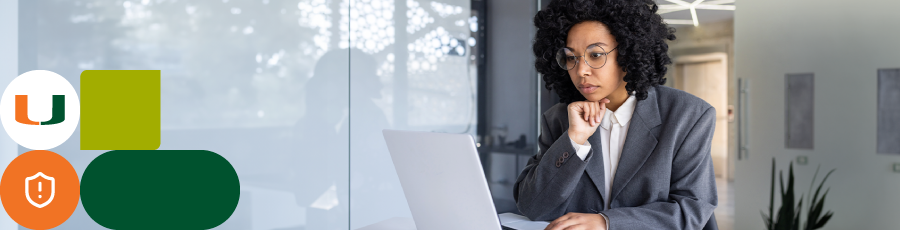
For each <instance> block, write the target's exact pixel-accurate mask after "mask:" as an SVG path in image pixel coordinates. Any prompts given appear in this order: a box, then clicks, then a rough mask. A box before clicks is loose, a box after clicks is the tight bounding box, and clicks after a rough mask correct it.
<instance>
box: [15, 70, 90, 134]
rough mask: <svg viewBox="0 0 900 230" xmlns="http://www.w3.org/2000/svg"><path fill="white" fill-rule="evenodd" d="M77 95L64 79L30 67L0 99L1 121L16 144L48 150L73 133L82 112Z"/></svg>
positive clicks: (52, 73)
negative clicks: (31, 69) (30, 69)
mask: <svg viewBox="0 0 900 230" xmlns="http://www.w3.org/2000/svg"><path fill="white" fill-rule="evenodd" d="M80 105H81V104H80V103H79V101H78V94H76V93H75V89H74V88H72V85H71V84H69V81H66V79H65V78H63V77H62V76H60V75H59V74H56V73H54V72H50V71H46V70H33V71H28V72H27V73H23V74H22V75H19V76H18V77H16V79H14V80H13V81H12V82H11V83H9V86H7V87H6V90H5V91H3V97H2V98H0V122H2V123H3V128H4V129H6V133H7V134H9V137H11V138H12V139H13V140H14V141H16V143H19V145H22V146H23V147H25V148H29V149H33V150H48V149H52V148H55V147H56V146H59V145H60V144H62V143H63V142H66V140H68V139H69V137H70V136H72V133H73V132H75V127H77V126H78V119H79V117H80V115H81V106H80Z"/></svg>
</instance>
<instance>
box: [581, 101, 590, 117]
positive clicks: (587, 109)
mask: <svg viewBox="0 0 900 230" xmlns="http://www.w3.org/2000/svg"><path fill="white" fill-rule="evenodd" d="M579 106H581V111H582V114H581V117H582V119H584V121H587V120H588V116H589V115H590V114H591V106H590V105H589V104H588V103H579Z"/></svg>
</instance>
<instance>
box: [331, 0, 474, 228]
mask: <svg viewBox="0 0 900 230" xmlns="http://www.w3.org/2000/svg"><path fill="white" fill-rule="evenodd" d="M349 5H350V10H349V16H347V18H348V19H347V20H348V21H349V22H350V24H349V26H348V27H347V28H349V30H348V31H344V30H343V28H344V27H343V25H342V27H341V29H342V31H341V33H342V34H344V33H347V34H348V37H349V44H348V46H347V47H349V48H353V49H354V50H358V51H359V52H360V53H363V54H356V53H353V52H351V57H350V59H351V60H350V66H351V72H350V95H351V96H350V107H351V109H350V120H351V122H350V123H351V124H352V125H351V126H350V140H351V141H350V201H351V202H350V211H351V213H352V214H351V220H350V228H351V229H356V228H360V227H364V226H367V225H370V224H373V223H377V222H379V221H383V220H386V219H390V218H393V217H410V216H411V214H410V211H409V208H408V205H407V203H406V198H405V197H404V194H403V189H402V187H401V186H400V181H399V179H398V178H397V174H396V172H395V171H394V165H393V163H392V161H391V157H390V154H389V153H388V151H387V146H386V145H385V143H384V138H383V137H382V135H381V130H382V129H407V130H425V131H440V132H454V133H469V134H472V135H474V134H475V125H476V123H475V122H476V121H475V118H476V114H475V112H476V111H475V108H476V107H475V106H476V105H475V99H476V95H475V92H476V90H475V89H476V88H475V87H476V75H477V69H476V68H477V65H476V62H475V58H474V57H475V56H474V52H471V50H472V49H473V48H474V46H475V43H476V42H477V41H475V38H474V36H473V35H472V33H473V32H474V31H473V29H472V28H475V29H474V30H477V19H475V18H473V17H472V16H471V10H470V9H471V7H470V2H469V1H459V0H456V1H417V0H350V4H349ZM395 9H405V10H404V11H405V13H399V12H394V10H395ZM343 17H344V16H342V18H343ZM472 23H474V24H476V26H474V27H472V26H471V24H472ZM395 27H399V28H396V29H395ZM398 30H399V31H398ZM398 62H405V63H398ZM395 67H400V68H402V69H399V68H395ZM422 154H423V155H427V154H428V153H422Z"/></svg>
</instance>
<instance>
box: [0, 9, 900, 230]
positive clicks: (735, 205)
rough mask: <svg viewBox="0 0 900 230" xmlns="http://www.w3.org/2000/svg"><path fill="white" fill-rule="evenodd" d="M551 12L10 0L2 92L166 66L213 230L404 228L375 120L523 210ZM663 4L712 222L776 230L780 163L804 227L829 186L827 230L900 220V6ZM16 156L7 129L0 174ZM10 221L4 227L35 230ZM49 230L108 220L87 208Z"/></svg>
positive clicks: (73, 148) (673, 81)
mask: <svg viewBox="0 0 900 230" xmlns="http://www.w3.org/2000/svg"><path fill="white" fill-rule="evenodd" d="M547 2H548V1H547V0H526V1H522V0H405V1H403V0H284V1H281V0H210V1H186V0H4V1H0V18H2V19H0V83H3V84H8V83H9V82H10V81H11V80H12V79H13V78H15V77H16V76H18V75H19V74H21V73H24V72H27V71H30V70H38V69H41V70H50V71H54V72H56V73H58V74H60V75H62V76H64V77H65V78H67V79H68V80H69V82H71V83H72V85H73V87H75V89H76V90H78V89H79V75H80V73H81V71H84V70H91V69H109V70H114V69H152V70H161V73H162V76H161V77H162V80H161V81H162V82H161V83H162V87H161V90H162V98H161V101H162V105H161V106H162V116H161V119H162V139H161V145H160V148H159V149H207V150H211V151H214V152H216V153H219V154H221V155H222V156H224V157H225V158H226V159H228V160H229V161H230V162H231V163H232V165H233V166H234V168H235V170H236V171H237V172H238V175H239V177H240V181H241V197H240V202H239V204H238V207H237V209H236V210H235V212H234V213H233V214H232V216H231V217H230V218H229V219H228V220H227V221H226V222H225V223H223V224H222V225H220V226H218V227H216V228H215V229H260V230H268V229H271V230H289V229H291V230H300V229H307V230H312V229H359V228H363V227H365V226H369V225H372V224H375V223H379V222H381V221H385V220H388V219H392V218H411V213H410V210H409V208H408V204H407V202H406V198H405V197H404V194H403V189H402V187H401V185H400V182H399V179H398V178H397V174H396V172H395V171H394V168H393V164H392V162H391V159H390V155H389V153H388V151H387V148H386V145H385V143H384V139H383V138H382V136H381V130H382V129H401V130H418V131H433V132H448V133H465V134H470V135H472V136H473V137H474V139H475V141H476V143H477V145H478V150H479V154H480V159H481V163H482V165H483V169H484V171H485V176H486V180H487V181H488V184H489V186H490V189H491V194H492V196H493V198H494V205H495V207H496V209H497V212H498V213H506V212H514V213H515V212H517V210H516V206H515V201H514V200H513V195H512V186H513V183H514V182H515V179H516V177H517V176H518V174H519V172H520V171H521V170H522V168H523V167H524V165H525V162H526V160H527V158H528V157H530V156H532V155H534V154H535V153H536V152H537V151H538V150H537V144H536V143H535V140H536V139H537V135H538V133H539V130H538V129H539V119H540V115H541V113H542V112H543V111H544V110H546V109H548V108H549V107H550V106H552V105H554V104H556V103H557V102H558V97H556V95H555V93H554V92H549V91H547V90H546V89H545V88H544V87H543V82H542V80H540V77H539V76H538V73H537V72H536V71H535V70H534V67H533V61H534V56H533V54H532V51H531V44H532V39H533V34H534V31H535V28H534V26H533V25H532V18H533V16H534V14H535V13H536V12H537V11H538V10H540V8H541V7H542V6H544V5H546V4H547ZM656 2H657V3H658V4H659V5H660V11H659V13H660V14H661V15H662V16H663V18H664V19H665V20H666V22H667V23H669V24H670V26H672V27H673V28H675V29H676V36H677V40H675V41H671V42H669V55H670V57H672V60H673V64H672V65H671V66H669V71H668V74H667V78H668V81H667V83H666V85H667V86H669V87H674V88H677V89H681V90H684V91H687V92H689V93H692V94H694V95H697V96H699V97H701V98H703V99H704V100H706V101H707V102H708V103H710V104H711V105H713V106H714V107H715V108H716V111H717V116H716V117H717V120H716V124H717V125H716V131H715V136H714V138H713V144H712V150H711V155H712V159H713V163H714V168H715V174H716V179H717V189H718V192H719V206H718V207H717V209H716V212H715V215H716V218H717V221H718V224H719V229H726V230H727V229H765V228H766V227H767V225H766V222H765V221H764V216H765V215H767V214H769V213H770V202H772V203H773V204H774V205H775V211H777V208H778V207H781V206H783V205H782V202H783V200H782V199H781V196H780V195H781V194H779V193H778V192H775V193H774V198H772V199H771V200H770V197H771V195H770V192H771V191H772V189H773V188H772V186H773V185H774V186H775V187H774V191H779V190H780V187H779V181H778V179H777V178H775V177H778V176H779V175H783V176H784V178H785V180H787V177H788V174H789V168H791V169H792V174H793V177H794V180H795V183H796V185H795V192H796V194H795V195H796V196H797V197H800V196H803V197H804V203H803V205H802V206H800V207H801V208H800V209H801V210H802V211H801V212H800V214H802V216H804V218H801V219H803V220H804V221H806V218H805V216H806V215H808V214H809V212H808V210H810V207H808V206H809V203H810V202H809V196H810V195H814V194H813V192H815V189H816V187H818V186H819V184H820V183H822V184H824V186H823V189H822V192H823V193H824V192H825V191H826V190H827V191H828V192H827V196H826V197H825V198H822V195H821V194H820V195H819V196H818V197H819V198H822V200H823V201H824V205H823V208H822V209H823V211H822V213H825V212H827V211H831V212H833V216H832V217H831V218H830V220H829V221H828V222H827V223H826V224H825V225H824V227H823V228H822V229H898V228H900V227H898V226H900V218H896V217H897V215H898V214H900V198H898V197H897V194H900V125H896V124H900V45H898V43H897V38H898V37H900V30H898V29H896V28H898V25H900V14H897V13H896V12H895V11H896V10H894V9H897V8H900V2H897V1H891V0H860V1H852V2H850V1H814V0H793V1H783V0H706V1H703V0H682V1H679V0H656ZM78 133H79V132H78V131H77V130H76V132H74V133H73V135H72V137H71V138H70V139H69V141H67V142H66V143H64V144H63V145H61V146H59V147H57V148H55V149H54V151H55V152H57V153H59V154H60V155H62V156H64V157H66V159H67V160H69V161H70V162H71V163H72V164H73V166H74V167H75V169H76V170H78V173H79V174H80V173H82V172H83V170H84V169H85V168H86V167H87V164H88V163H89V162H90V161H91V160H92V159H94V158H95V157H97V156H98V155H100V154H102V153H103V151H87V150H80V149H79V147H78V141H79V135H78ZM25 151H27V150H26V149H24V148H22V147H19V146H17V145H16V144H15V142H13V141H12V140H11V139H10V138H9V137H8V136H7V135H6V134H0V168H5V167H6V165H7V164H8V163H9V162H10V161H11V160H12V159H13V158H15V157H16V156H17V155H18V154H22V153H24V152H25ZM423 154H425V156H423V157H427V153H423ZM773 162H774V164H775V166H774V169H773ZM832 169H834V172H833V173H832V174H830V175H829V177H828V178H827V180H825V182H822V179H823V177H824V176H825V174H826V173H827V172H828V171H830V170H832ZM160 170H165V169H163V168H161V169H160ZM773 172H774V174H775V175H774V176H773ZM779 172H780V173H781V174H780V173H779ZM814 177H815V178H814ZM773 178H774V180H773ZM788 205H795V206H796V204H788ZM435 208H440V207H435ZM0 212H3V213H4V214H2V215H0V229H16V228H19V229H23V228H22V227H21V226H18V225H17V224H16V223H15V222H13V221H12V220H11V219H9V217H8V216H7V215H6V214H5V211H4V210H2V209H0ZM760 214H763V215H762V216H761V215H760ZM804 223H806V222H804ZM58 229H104V228H103V227H102V226H99V225H98V224H96V223H95V222H93V221H92V220H91V219H90V217H89V216H88V215H87V214H86V213H85V212H84V209H83V208H82V207H81V206H80V205H79V207H78V209H76V211H75V213H74V214H73V215H72V217H71V218H70V219H69V220H68V221H67V222H65V223H64V224H62V225H61V226H59V227H58Z"/></svg>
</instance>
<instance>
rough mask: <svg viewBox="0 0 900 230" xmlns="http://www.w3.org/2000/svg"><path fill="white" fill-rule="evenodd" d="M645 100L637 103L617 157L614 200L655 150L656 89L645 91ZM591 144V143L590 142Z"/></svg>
mask: <svg viewBox="0 0 900 230" xmlns="http://www.w3.org/2000/svg"><path fill="white" fill-rule="evenodd" d="M647 93H648V96H647V99H645V100H642V101H637V105H636V106H635V108H634V115H633V116H632V117H631V121H629V122H630V123H631V124H629V126H628V134H627V136H626V137H625V146H624V147H623V148H622V156H621V157H619V165H618V168H617V169H616V174H614V175H615V177H614V178H613V184H612V189H611V190H610V193H611V195H610V196H609V197H610V198H612V199H611V200H614V199H615V198H616V197H618V195H619V193H620V192H621V191H622V189H623V188H625V185H627V184H628V181H630V180H631V178H632V177H634V174H635V173H637V171H638V170H639V169H640V168H641V166H643V165H644V162H646V161H647V158H649V157H650V154H651V153H652V152H653V150H654V149H656V143H657V139H656V136H654V134H653V133H652V132H651V129H653V128H654V127H656V126H659V125H660V124H662V122H661V120H660V117H659V106H658V104H657V101H656V87H650V89H649V90H647ZM592 144H593V142H592Z"/></svg>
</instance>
